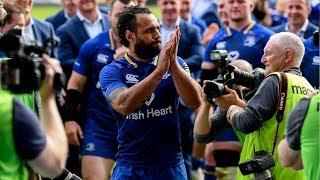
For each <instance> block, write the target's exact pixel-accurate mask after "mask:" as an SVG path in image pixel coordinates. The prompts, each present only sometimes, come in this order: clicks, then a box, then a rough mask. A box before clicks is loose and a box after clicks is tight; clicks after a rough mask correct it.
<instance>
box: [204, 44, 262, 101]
mask: <svg viewBox="0 0 320 180" xmlns="http://www.w3.org/2000/svg"><path fill="white" fill-rule="evenodd" d="M227 57H228V52H227V51H225V50H213V51H211V53H210V58H211V60H212V62H213V63H214V64H215V65H216V67H217V69H218V73H219V75H218V77H217V78H216V79H214V80H211V81H209V82H206V84H205V86H204V93H205V94H206V96H207V99H208V101H209V102H213V98H217V97H220V96H222V95H224V94H226V91H225V89H224V86H225V85H227V86H229V87H232V86H233V85H242V86H245V87H247V88H249V89H250V90H251V89H254V88H256V87H257V86H259V84H260V83H261V81H262V80H263V79H264V70H263V69H261V68H256V69H255V70H254V71H253V73H252V74H250V73H247V72H245V71H241V70H239V69H238V68H236V67H234V66H232V65H229V60H228V58H227Z"/></svg>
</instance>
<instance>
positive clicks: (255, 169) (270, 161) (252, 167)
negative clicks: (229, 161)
mask: <svg viewBox="0 0 320 180" xmlns="http://www.w3.org/2000/svg"><path fill="white" fill-rule="evenodd" d="M274 165H275V161H274V158H273V156H272V154H270V153H268V152H266V151H257V152H255V155H254V157H253V158H252V159H250V160H247V161H245V162H242V163H240V164H239V169H240V171H241V174H242V175H248V174H254V175H255V179H257V180H265V179H272V177H271V173H270V171H269V170H268V169H269V168H271V167H273V166H274Z"/></svg>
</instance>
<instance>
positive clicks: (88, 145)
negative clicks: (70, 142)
mask: <svg viewBox="0 0 320 180" xmlns="http://www.w3.org/2000/svg"><path fill="white" fill-rule="evenodd" d="M112 126H113V124H112V123H108V124H107V123H104V122H101V121H95V120H93V119H87V123H86V126H85V131H84V139H83V149H82V155H83V156H86V155H88V156H99V157H102V158H106V159H113V160H114V159H115V156H116V153H117V149H118V142H117V127H116V126H115V125H114V127H112Z"/></svg>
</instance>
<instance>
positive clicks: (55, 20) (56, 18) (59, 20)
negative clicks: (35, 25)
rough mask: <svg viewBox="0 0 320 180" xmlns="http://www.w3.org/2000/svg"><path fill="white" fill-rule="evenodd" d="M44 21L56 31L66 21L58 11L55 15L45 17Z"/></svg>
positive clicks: (61, 12)
mask: <svg viewBox="0 0 320 180" xmlns="http://www.w3.org/2000/svg"><path fill="white" fill-rule="evenodd" d="M46 21H47V22H49V23H51V24H52V25H53V28H54V29H55V30H56V29H58V27H60V26H61V25H63V24H64V23H65V22H66V21H67V18H66V17H65V16H64V11H63V10H60V11H58V12H57V13H56V14H54V15H52V16H49V17H47V18H46Z"/></svg>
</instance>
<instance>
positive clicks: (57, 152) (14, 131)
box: [0, 56, 67, 180]
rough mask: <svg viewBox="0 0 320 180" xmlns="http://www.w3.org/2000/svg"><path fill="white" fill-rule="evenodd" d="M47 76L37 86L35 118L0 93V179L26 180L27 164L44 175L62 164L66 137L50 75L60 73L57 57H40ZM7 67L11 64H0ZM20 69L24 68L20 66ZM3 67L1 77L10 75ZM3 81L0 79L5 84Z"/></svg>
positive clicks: (59, 169) (52, 173) (53, 172)
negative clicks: (38, 95)
mask: <svg viewBox="0 0 320 180" xmlns="http://www.w3.org/2000/svg"><path fill="white" fill-rule="evenodd" d="M43 63H44V65H45V66H46V75H45V78H44V80H43V82H42V86H41V88H40V90H39V91H40V95H41V104H42V108H40V111H39V115H40V119H41V120H40V121H39V119H38V117H37V116H36V115H35V114H34V113H33V112H32V111H31V110H30V109H29V108H27V107H26V106H24V105H22V104H21V102H20V101H18V100H16V99H15V98H14V97H13V96H12V95H11V94H9V93H8V92H6V91H2V92H0V107H1V108H0V117H1V118H0V119H1V121H0V137H1V140H0V144H1V145H0V152H1V153H0V179H1V180H13V179H14V180H27V179H28V178H29V177H28V176H29V175H28V170H27V164H28V165H29V166H30V167H31V168H32V169H33V170H34V171H35V172H37V173H39V174H40V175H41V176H43V177H50V178H53V177H56V176H58V175H60V174H61V173H62V172H63V170H64V167H65V163H66V158H67V138H66V135H65V132H64V129H63V125H62V120H61V118H60V115H59V112H58V109H57V105H56V101H55V90H54V89H53V81H54V80H53V77H54V76H53V75H54V72H55V73H62V69H61V67H60V65H59V64H58V61H57V60H53V59H51V58H50V57H49V56H44V57H43ZM2 65H4V62H1V67H8V68H9V69H10V65H8V64H7V65H8V66H2ZM20 68H23V67H20ZM2 70H5V69H2V68H1V70H0V74H1V75H3V77H6V78H9V77H10V76H11V75H12V74H9V73H8V74H6V72H5V71H2ZM2 83H6V81H5V82H4V81H3V82H1V85H5V84H2Z"/></svg>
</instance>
